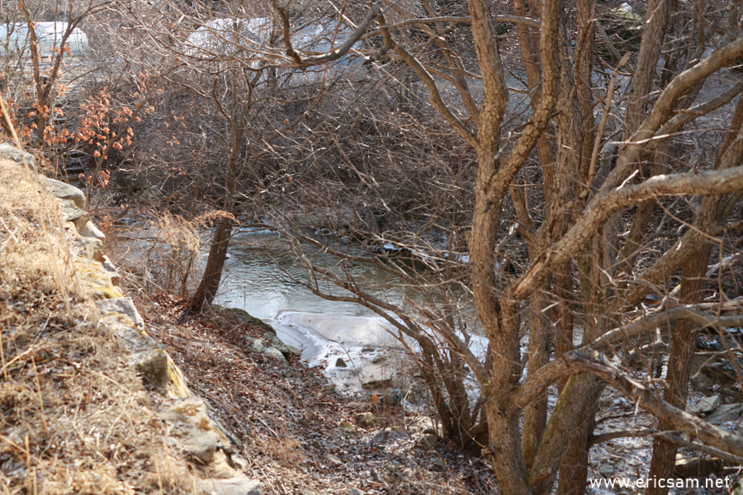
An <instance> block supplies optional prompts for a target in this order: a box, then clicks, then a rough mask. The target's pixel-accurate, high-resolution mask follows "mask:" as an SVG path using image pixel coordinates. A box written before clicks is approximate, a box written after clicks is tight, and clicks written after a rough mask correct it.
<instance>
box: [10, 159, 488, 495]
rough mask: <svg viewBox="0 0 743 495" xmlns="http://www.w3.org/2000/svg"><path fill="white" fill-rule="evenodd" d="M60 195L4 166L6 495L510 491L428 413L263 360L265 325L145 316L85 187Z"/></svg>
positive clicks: (291, 362) (156, 301)
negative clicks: (353, 393)
mask: <svg viewBox="0 0 743 495" xmlns="http://www.w3.org/2000/svg"><path fill="white" fill-rule="evenodd" d="M3 153H4V154H5V156H6V157H7V156H10V157H12V158H15V159H17V160H19V161H21V162H22V161H23V158H25V159H27V160H28V161H30V160H31V157H30V155H28V154H26V155H25V156H23V155H21V154H20V153H18V152H17V150H12V149H9V148H5V149H4V150H3ZM52 189H53V191H54V195H56V196H57V198H55V197H54V195H53V194H52V192H51V191H50V187H49V184H48V183H47V181H46V180H44V179H43V178H41V177H40V176H38V175H37V174H36V173H35V172H34V171H32V170H31V169H30V168H24V165H23V164H22V163H17V162H16V161H13V160H11V159H7V158H3V159H2V160H0V197H2V203H1V208H2V213H1V214H0V280H1V281H2V285H0V328H1V329H2V334H1V336H2V343H1V344H2V345H1V347H0V349H1V350H2V353H1V354H0V357H2V375H1V376H2V378H1V379H0V380H1V382H0V383H1V385H0V387H1V389H0V401H1V402H2V410H3V424H2V427H1V428H0V442H1V445H2V447H1V448H0V489H1V490H2V493H7V494H10V493H28V494H31V493H33V494H36V493H44V494H72V493H74V494H130V493H131V494H133V493H168V494H178V493H184V494H185V493H216V494H238V493H240V494H248V493H250V494H256V493H264V494H268V493H277V494H307V495H309V494H315V493H318V494H319V493H349V494H360V493H368V494H373V493H441V494H454V493H493V492H494V491H495V490H496V487H495V481H494V478H493V476H492V474H491V470H490V469H489V467H488V466H487V465H486V464H485V463H484V462H482V461H480V460H478V459H476V458H471V457H469V456H468V455H465V454H463V453H462V452H459V451H457V450H456V449H454V448H453V447H452V446H451V445H448V444H446V443H445V442H438V438H437V437H436V436H435V434H434V431H433V430H432V429H431V428H432V426H433V425H432V423H431V420H430V419H429V418H426V417H421V416H419V415H416V414H412V413H407V412H404V411H402V410H400V409H399V408H397V407H392V406H391V405H389V404H387V405H386V406H385V405H384V404H380V403H378V402H375V403H373V402H372V401H371V400H368V401H367V400H358V399H357V400H352V399H351V398H348V397H342V396H340V395H339V394H337V393H336V392H335V391H334V389H333V387H332V386H331V385H329V384H328V383H327V381H326V380H325V379H324V378H323V377H321V376H320V375H318V374H317V373H316V372H315V371H313V370H309V369H307V368H306V366H305V365H303V364H302V363H301V362H300V361H299V358H298V357H297V356H294V355H288V354H287V355H288V360H287V358H285V357H284V355H283V354H281V353H278V354H277V353H273V354H271V353H268V352H265V351H264V352H255V346H254V345H251V346H249V345H248V344H247V343H248V342H251V343H252V342H255V340H254V339H256V338H257V339H261V341H262V342H265V346H266V348H269V349H270V348H271V347H270V346H271V345H279V344H278V343H276V342H273V341H272V336H271V335H270V334H267V333H266V328H260V327H256V326H253V325H251V324H250V323H246V322H244V321H241V320H240V317H239V316H238V315H236V314H234V313H231V312H223V313H221V314H203V315H200V316H198V317H193V318H190V319H186V320H184V319H183V318H182V317H181V315H182V313H183V308H184V306H185V303H184V302H183V301H181V300H179V299H178V298H175V297H173V296H169V295H167V294H146V295H142V294H139V295H137V307H136V308H135V307H134V304H133V302H132V299H131V298H129V297H126V296H127V294H125V292H126V290H125V289H122V288H121V287H118V284H119V283H120V276H119V275H118V273H117V272H116V271H115V269H114V268H113V266H112V265H111V264H110V262H109V261H108V260H107V258H105V257H104V255H103V253H105V247H104V242H105V237H104V236H103V234H102V233H101V232H100V231H99V230H98V229H97V228H96V227H95V225H94V224H93V223H92V222H90V220H89V216H88V214H87V213H86V212H85V211H84V210H83V209H81V208H80V206H83V202H84V198H83V197H82V195H81V194H80V193H79V191H76V190H75V189H74V188H66V187H65V186H64V185H62V184H59V183H52ZM58 198H59V199H58ZM65 198H66V199H65ZM137 309H138V311H137ZM140 314H141V315H142V318H140V316H139V315H140ZM248 338H250V340H248ZM170 356H172V359H171V357H170Z"/></svg>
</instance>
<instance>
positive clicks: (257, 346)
mask: <svg viewBox="0 0 743 495" xmlns="http://www.w3.org/2000/svg"><path fill="white" fill-rule="evenodd" d="M253 350H254V351H255V352H263V342H261V341H260V339H255V340H254V341H253Z"/></svg>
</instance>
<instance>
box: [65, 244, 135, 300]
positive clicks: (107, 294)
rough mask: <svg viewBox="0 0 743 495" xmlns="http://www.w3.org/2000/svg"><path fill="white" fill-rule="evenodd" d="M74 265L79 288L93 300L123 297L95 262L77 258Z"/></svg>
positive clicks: (104, 271)
mask: <svg viewBox="0 0 743 495" xmlns="http://www.w3.org/2000/svg"><path fill="white" fill-rule="evenodd" d="M92 240H95V241H97V239H92ZM97 242H100V241H97ZM74 263H75V270H76V271H77V278H78V280H80V286H81V288H82V289H83V290H84V291H85V292H87V293H88V295H89V296H90V297H92V298H93V299H115V298H118V297H123V296H124V294H123V293H122V292H121V289H120V288H118V287H114V285H113V282H112V281H111V276H110V275H109V274H108V273H107V272H106V270H104V269H103V266H102V265H101V264H100V263H98V262H97V261H94V260H92V259H90V258H83V257H77V258H75V260H74Z"/></svg>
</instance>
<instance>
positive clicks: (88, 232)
mask: <svg viewBox="0 0 743 495" xmlns="http://www.w3.org/2000/svg"><path fill="white" fill-rule="evenodd" d="M78 232H80V235H81V236H83V237H92V238H94V239H98V240H100V241H101V242H105V241H106V235H105V234H104V233H103V232H101V231H100V230H99V229H98V227H96V226H95V225H94V224H93V222H91V221H88V222H87V223H86V224H85V225H83V228H82V229H80V230H79V231H78Z"/></svg>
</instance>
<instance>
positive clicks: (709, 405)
mask: <svg viewBox="0 0 743 495" xmlns="http://www.w3.org/2000/svg"><path fill="white" fill-rule="evenodd" d="M719 405H720V396H719V395H712V396H710V397H705V398H704V399H702V400H700V401H699V402H698V403H697V407H698V408H699V411H701V412H703V413H705V414H709V413H711V412H712V411H714V410H715V409H717V406H719Z"/></svg>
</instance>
